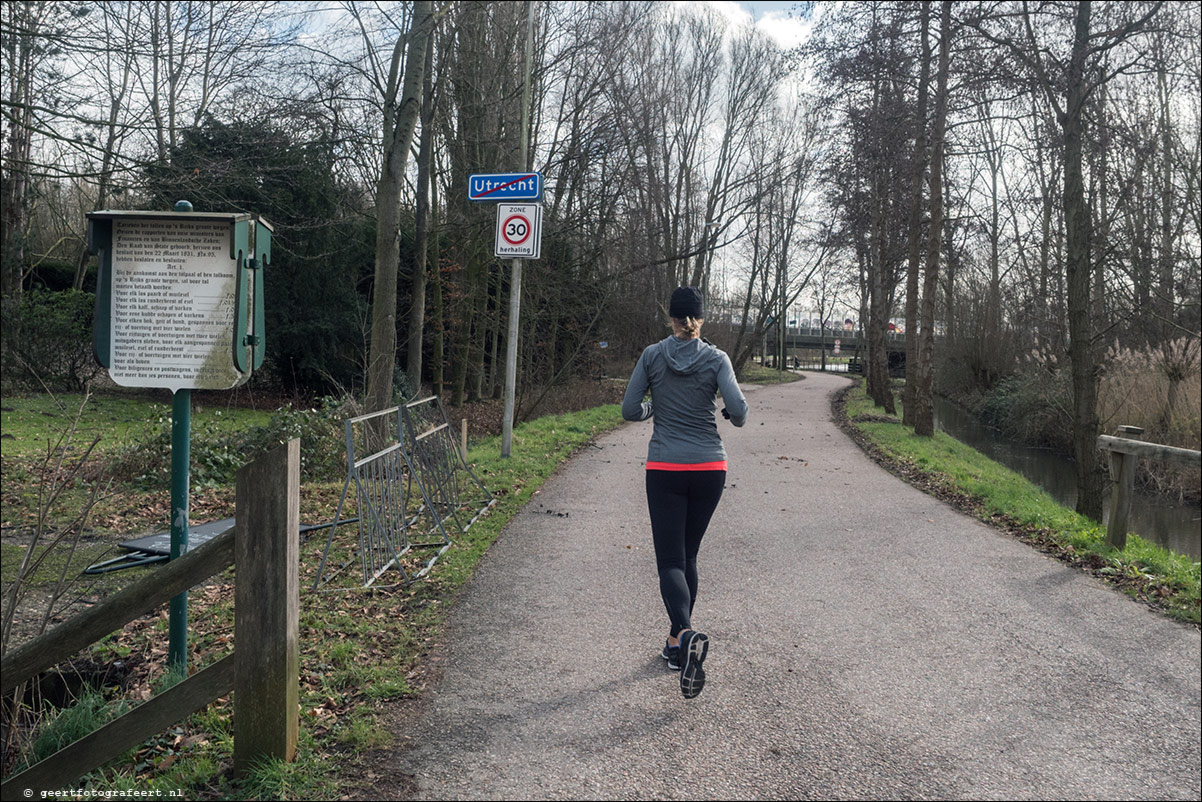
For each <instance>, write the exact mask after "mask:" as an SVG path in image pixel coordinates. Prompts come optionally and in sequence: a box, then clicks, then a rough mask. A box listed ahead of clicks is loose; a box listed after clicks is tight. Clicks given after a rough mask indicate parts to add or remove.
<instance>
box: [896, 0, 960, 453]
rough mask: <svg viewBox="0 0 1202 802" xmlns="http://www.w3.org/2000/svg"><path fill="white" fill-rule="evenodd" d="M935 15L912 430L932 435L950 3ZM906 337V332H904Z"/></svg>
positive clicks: (941, 237)
mask: <svg viewBox="0 0 1202 802" xmlns="http://www.w3.org/2000/svg"><path fill="white" fill-rule="evenodd" d="M942 7H943V10H942V13H941V14H940V18H939V72H938V77H937V78H936V83H935V119H934V123H933V126H932V132H931V140H932V141H931V224H930V230H929V232H928V235H927V263H926V275H925V276H923V284H922V331H921V334H920V337H921V345H920V347H919V349H918V364H917V365H916V366H915V367H916V368H917V370H916V371H915V373H916V374H917V376H916V378H917V382H916V384H917V387H916V388H915V393H914V404H915V407H916V409H915V410H914V433H915V434H917V435H922V436H924V437H931V436H932V435H934V434H935V415H934V405H933V399H932V376H933V372H934V364H933V359H932V352H933V351H934V345H935V293H936V291H937V289H938V286H939V254H940V251H941V249H942V244H943V154H944V150H945V144H946V143H945V132H946V129H947V73H948V61H949V50H950V40H951V36H952V30H951V29H952V19H951V4H949V3H943V4H942ZM907 339H909V334H908V333H907Z"/></svg>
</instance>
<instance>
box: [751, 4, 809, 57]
mask: <svg viewBox="0 0 1202 802" xmlns="http://www.w3.org/2000/svg"><path fill="white" fill-rule="evenodd" d="M812 25H813V23H812V22H811V21H810V20H802V19H798V18H797V17H790V16H789V15H788V14H787V13H786V12H783V11H769V12H768V13H766V14H764V15H763V16H762V17H760V18H759V19H758V20H756V23H755V27H756V28H758V29H759V30H760V31H762V32H763V33H764V34H766V35H767V36H768V38H769V39H771V40H772V41H774V42H776V43H777V44H778V45H780V46H781V47H784V48H790V47H797V46H798V45H799V44H801V43H802V42H804V41H805V40H806V39H808V38H809V36H810V29H811V27H812Z"/></svg>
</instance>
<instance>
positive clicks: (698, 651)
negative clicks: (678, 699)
mask: <svg viewBox="0 0 1202 802" xmlns="http://www.w3.org/2000/svg"><path fill="white" fill-rule="evenodd" d="M709 648H710V639H709V638H708V637H706V636H705V635H704V634H703V633H701V632H695V631H694V630H691V629H688V630H685V631H684V632H682V633H680V658H681V660H680V692H681V693H682V694H683V695H684V698H686V699H692V698H693V697H694V696H696V695H697V694H699V693H701V689H702V688H704V687H705V669H703V668H702V667H701V664H702V663H704V662H705V655H706V652H708V651H709Z"/></svg>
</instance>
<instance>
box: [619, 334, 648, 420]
mask: <svg viewBox="0 0 1202 802" xmlns="http://www.w3.org/2000/svg"><path fill="white" fill-rule="evenodd" d="M650 350H651V349H650V348H647V349H644V351H643V353H642V355H641V356H640V357H639V361H638V363H637V364H635V366H634V373H632V374H630V383H629V384H627V385H626V395H625V396H624V397H623V398H622V417H623V418H625V419H626V420H647V419H648V418H650V417H651V416H652V415H654V414H655V410H654V408H653V407H652V405H651V402H650V401H644V400H643V397H644V396H645V395H647V390H649V389H650V387H651V384H650V380H649V379H648V378H647V351H650Z"/></svg>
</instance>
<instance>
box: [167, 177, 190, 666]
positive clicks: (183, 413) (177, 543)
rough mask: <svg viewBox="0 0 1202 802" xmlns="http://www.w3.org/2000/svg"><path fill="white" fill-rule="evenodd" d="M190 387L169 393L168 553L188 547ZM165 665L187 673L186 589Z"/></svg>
mask: <svg viewBox="0 0 1202 802" xmlns="http://www.w3.org/2000/svg"><path fill="white" fill-rule="evenodd" d="M175 211H177V212H190V211H192V204H191V203H188V202H187V201H179V202H178V203H176V204H175ZM191 438H192V391H191V390H190V389H187V388H183V389H179V390H176V391H175V394H174V395H173V396H172V397H171V557H170V559H172V560H174V559H176V558H177V557H182V556H183V555H184V554H186V553H187V551H188V506H189V505H188V481H189V478H190V464H191V458H192V444H191ZM167 623H168V636H167V669H168V671H173V672H178V673H179V675H181V676H187V674H188V591H186V590H185V591H182V592H181V593H180V594H179V595H177V596H176V597H175V598H173V599H172V600H171V603H170V605H169V606H168V621H167Z"/></svg>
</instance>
